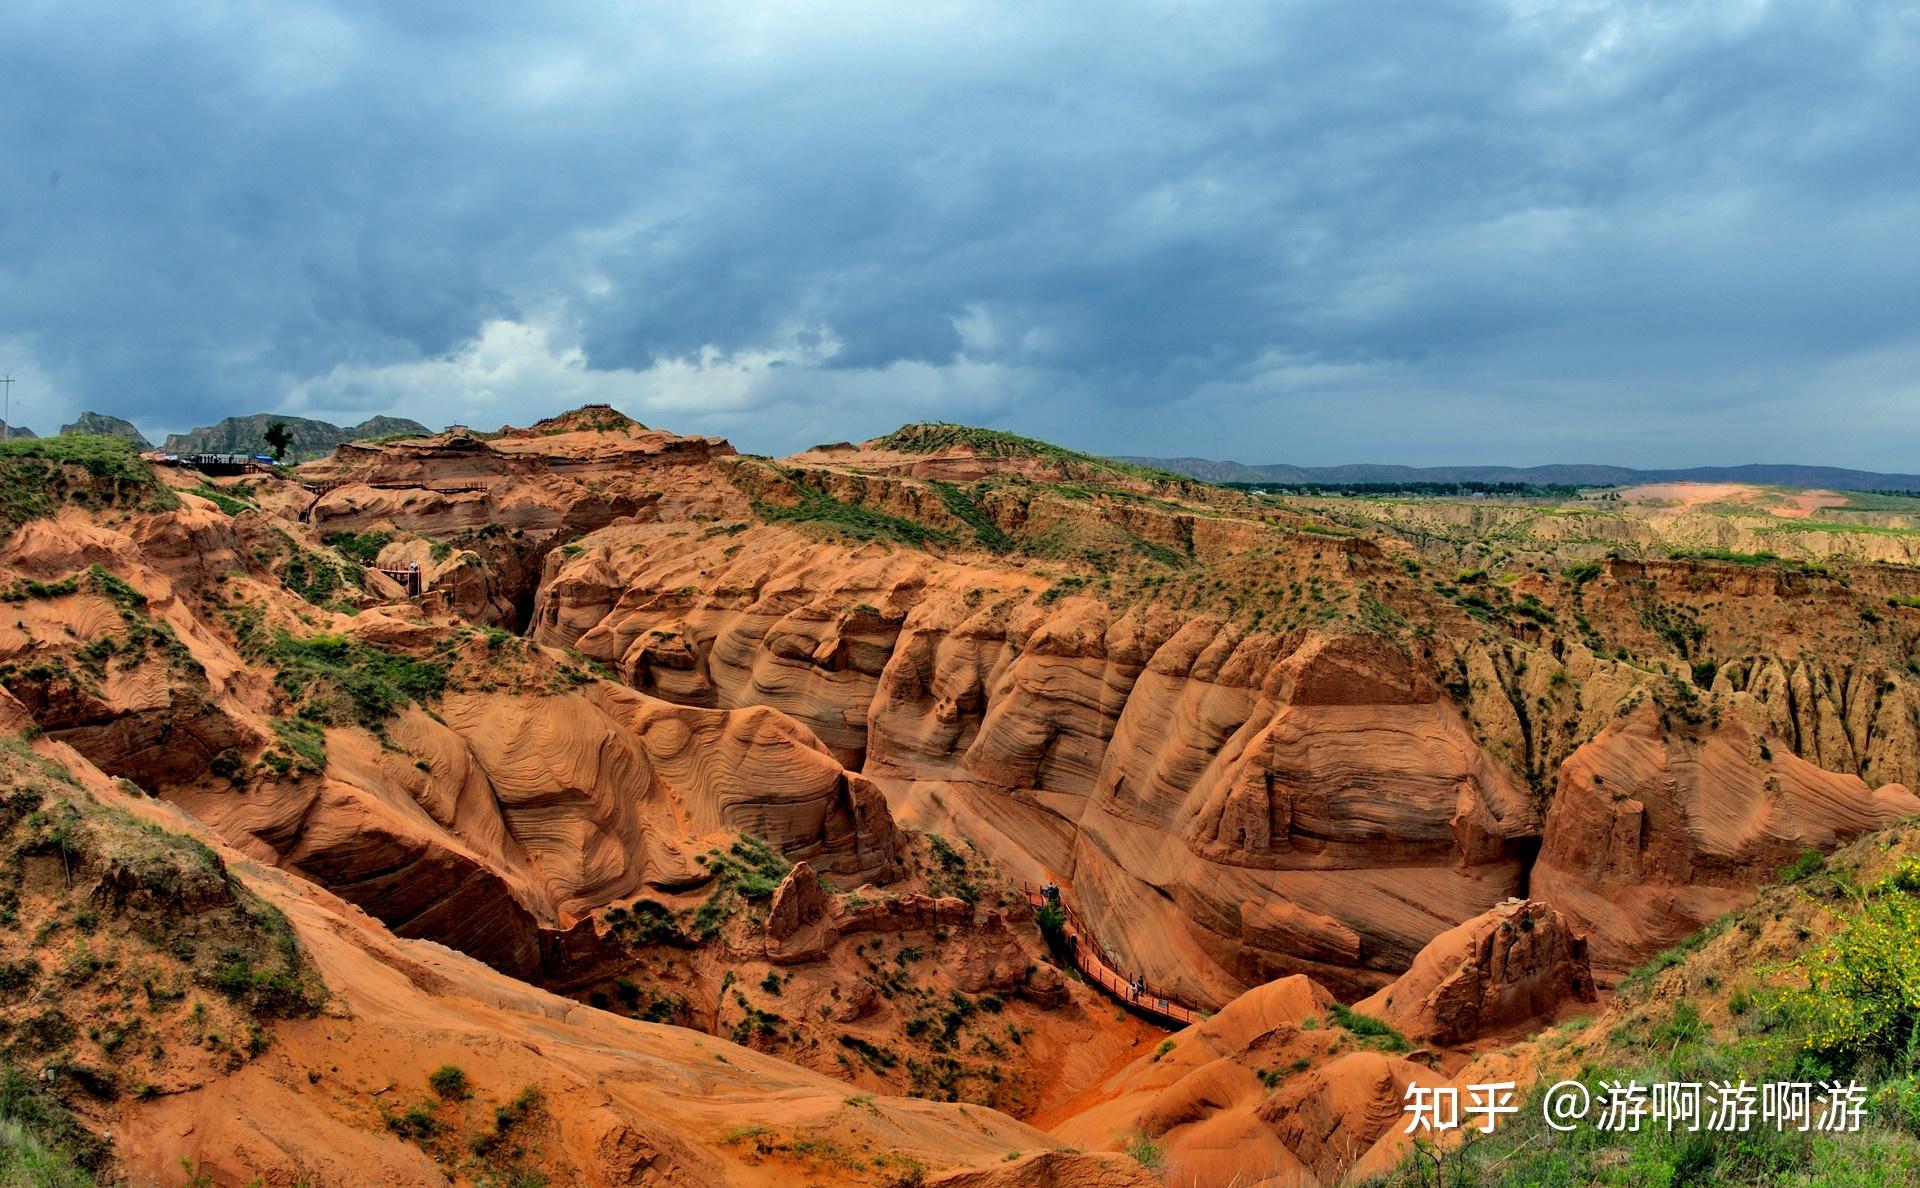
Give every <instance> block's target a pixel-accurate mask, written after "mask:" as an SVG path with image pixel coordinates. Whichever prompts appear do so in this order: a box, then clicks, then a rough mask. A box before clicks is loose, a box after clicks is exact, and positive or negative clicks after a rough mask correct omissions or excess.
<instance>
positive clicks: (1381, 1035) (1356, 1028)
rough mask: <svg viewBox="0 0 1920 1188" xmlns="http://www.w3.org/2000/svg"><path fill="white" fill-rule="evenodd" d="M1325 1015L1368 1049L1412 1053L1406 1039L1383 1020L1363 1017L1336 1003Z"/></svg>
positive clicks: (1411, 1047)
mask: <svg viewBox="0 0 1920 1188" xmlns="http://www.w3.org/2000/svg"><path fill="white" fill-rule="evenodd" d="M1327 1014H1328V1016H1329V1017H1331V1018H1332V1019H1333V1021H1334V1023H1335V1024H1336V1025H1338V1026H1340V1027H1342V1028H1344V1029H1346V1030H1347V1031H1348V1032H1349V1033H1351V1034H1352V1035H1353V1036H1354V1038H1356V1039H1358V1040H1359V1041H1360V1042H1361V1043H1363V1044H1365V1045H1366V1046H1367V1047H1369V1048H1378V1049H1380V1050H1381V1051H1383V1052H1411V1051H1413V1045H1412V1044H1411V1043H1408V1042H1407V1037H1406V1036H1404V1035H1402V1034H1400V1032H1399V1030H1398V1029H1397V1028H1395V1027H1394V1026H1393V1025H1392V1024H1391V1023H1388V1022H1387V1021H1386V1020H1384V1019H1376V1018H1374V1017H1373V1016H1372V1015H1363V1014H1361V1013H1360V1012H1359V1011H1356V1010H1354V1009H1352V1008H1351V1007H1347V1006H1343V1005H1341V1004H1340V1003H1337V1002H1336V1003H1334V1004H1333V1005H1331V1006H1329V1007H1328V1008H1327Z"/></svg>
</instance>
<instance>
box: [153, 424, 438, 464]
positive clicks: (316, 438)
mask: <svg viewBox="0 0 1920 1188" xmlns="http://www.w3.org/2000/svg"><path fill="white" fill-rule="evenodd" d="M275 421H278V422H280V423H281V424H283V425H285V426H286V427H287V436H288V439H289V443H288V446H287V459H286V460H287V461H289V462H304V461H306V460H307V459H309V458H318V457H320V456H322V455H324V454H328V453H331V452H332V451H333V448H334V447H335V446H338V445H344V444H346V443H347V442H350V441H359V440H361V439H362V438H367V437H390V436H392V435H394V434H396V433H406V434H421V435H425V434H428V433H431V432H433V431H432V430H431V429H428V428H427V427H426V426H425V425H422V424H421V423H420V422H418V421H409V420H407V419H406V418H405V417H369V418H368V419H366V420H364V421H362V422H360V423H359V424H358V425H348V426H345V427H342V426H339V425H330V424H328V423H327V422H325V421H309V420H307V419H306V418H305V417H288V416H281V415H279V414H277V413H255V414H254V415H252V416H250V417H228V418H227V419H226V420H224V421H221V422H220V423H219V424H217V425H208V426H205V427H204V428H200V429H194V430H191V431H189V432H186V433H174V434H169V435H168V437H167V440H166V442H165V443H164V444H162V445H161V447H160V448H161V449H163V450H166V451H167V452H169V453H174V454H261V453H266V452H268V447H267V426H268V425H271V424H273V423H274V422H275Z"/></svg>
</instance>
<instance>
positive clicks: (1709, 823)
mask: <svg viewBox="0 0 1920 1188" xmlns="http://www.w3.org/2000/svg"><path fill="white" fill-rule="evenodd" d="M1917 812H1920V798H1916V797H1915V796H1914V795H1913V793H1912V792H1911V791H1909V790H1908V789H1907V788H1905V787H1903V786H1901V785H1898V784H1889V785H1884V786H1882V787H1880V788H1878V789H1874V788H1869V787H1868V786H1867V785H1866V783H1865V782H1864V781H1862V780H1861V779H1860V778H1859V777H1858V776H1853V775H1842V774H1839V773H1836V772H1831V771H1825V770H1822V769H1820V768H1818V767H1815V766H1814V765H1813V764H1811V763H1808V762H1807V761H1805V760H1803V759H1801V758H1799V757H1798V756H1796V755H1794V754H1793V753H1792V752H1790V751H1788V750H1787V749H1786V746H1785V744H1784V743H1779V742H1777V740H1776V741H1775V742H1774V743H1772V744H1769V743H1768V741H1767V739H1766V738H1764V737H1762V736H1759V735H1756V734H1754V733H1752V732H1751V731H1749V729H1748V728H1747V727H1746V726H1745V725H1744V724H1743V723H1742V722H1740V721H1738V720H1728V721H1725V722H1723V723H1722V724H1721V725H1720V726H1719V727H1717V728H1712V727H1708V728H1699V729H1692V730H1680V731H1672V730H1669V729H1668V728H1667V727H1665V726H1664V725H1663V724H1662V722H1661V715H1660V713H1659V712H1658V710H1657V709H1656V708H1655V707H1654V706H1653V705H1652V704H1650V703H1649V704H1647V705H1645V706H1643V707H1642V708H1640V709H1639V710H1637V711H1634V712H1633V713H1631V714H1629V715H1628V716H1626V717H1625V718H1622V719H1621V720H1620V721H1618V722H1616V723H1615V724H1614V725H1612V726H1610V727H1608V728H1607V729H1606V730H1604V731H1602V732H1601V734H1600V736H1599V737H1598V738H1595V739H1594V740H1593V741H1592V742H1590V743H1588V744H1587V745H1586V746H1584V747H1582V748H1580V750H1579V751H1577V752H1575V753H1574V755H1573V757H1572V758H1571V759H1569V760H1568V761H1567V763H1566V765H1565V766H1564V767H1563V768H1562V769H1561V772H1560V788H1559V791H1558V793H1557V794H1556V795H1555V797H1554V800H1553V803H1552V806H1551V807H1550V808H1549V809H1548V812H1547V827H1546V832H1545V836H1544V839H1543V842H1542V845H1541V850H1540V860H1539V862H1538V864H1537V865H1536V866H1535V867H1534V872H1533V880H1532V884H1531V890H1532V893H1533V894H1534V895H1535V896H1537V897H1539V898H1541V899H1545V900H1547V901H1548V902H1550V903H1552V904H1553V905H1554V906H1555V907H1557V908H1559V909H1560V910H1561V911H1563V912H1565V913H1566V915H1567V917H1568V919H1569V920H1570V921H1571V922H1572V923H1573V925H1574V927H1575V928H1576V929H1577V930H1580V931H1582V932H1585V933H1587V934H1588V935H1589V936H1590V937H1591V938H1592V940H1591V943H1592V950H1593V965H1594V969H1595V971H1596V973H1598V974H1599V975H1600V976H1601V977H1602V979H1603V980H1604V979H1607V978H1610V977H1614V976H1618V975H1619V974H1620V973H1622V972H1624V971H1625V970H1627V969H1629V968H1631V967H1632V966H1634V965H1635V964H1637V963H1639V962H1640V961H1641V960H1643V959H1645V958H1646V957H1647V956H1649V955H1651V954H1652V953H1654V952H1656V951H1658V950H1660V949H1662V948H1664V947H1666V946H1667V945H1670V944H1672V943H1674V942H1675V941H1678V940H1680V939H1681V938H1682V937H1684V936H1686V935H1687V934H1688V933H1691V932H1693V931H1695V930H1697V929H1699V928H1700V927H1702V926H1704V925H1705V924H1706V923H1707V922H1709V921H1710V920H1712V919H1713V918H1714V917H1716V916H1718V915H1720V914H1721V913H1722V912H1725V911H1728V910H1730V909H1731V908H1733V907H1736V906H1738V905H1740V904H1742V903H1744V902H1746V901H1747V900H1748V899H1749V898H1750V897H1751V895H1752V890H1753V888H1754V887H1756V886H1758V885H1759V884H1761V883H1763V882H1767V881H1769V880H1771V879H1772V878H1773V877H1774V876H1775V875H1777V874H1778V873H1779V871H1780V869H1781V868H1782V867H1784V866H1786V865H1787V864H1788V863H1789V862H1791V861H1792V860H1793V859H1794V858H1796V857H1798V856H1799V854H1800V853H1801V852H1802V851H1804V850H1807V849H1810V848H1811V849H1817V850H1830V849H1833V848H1834V847H1836V846H1837V845H1839V844H1841V843H1843V842H1845V841H1848V840H1850V839H1852V838H1855V837H1858V836H1859V835H1861V834H1862V833H1866V832H1868V831H1870V830H1873V829H1879V828H1883V827H1884V826H1886V825H1888V824H1891V823H1892V822H1894V821H1897V820H1899V819H1901V818H1902V817H1907V816H1911V815H1912V814H1914V813H1917Z"/></svg>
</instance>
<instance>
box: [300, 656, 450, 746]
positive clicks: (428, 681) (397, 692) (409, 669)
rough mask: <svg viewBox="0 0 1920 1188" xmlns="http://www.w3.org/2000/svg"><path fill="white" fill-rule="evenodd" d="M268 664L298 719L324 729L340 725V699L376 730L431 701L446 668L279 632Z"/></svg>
mask: <svg viewBox="0 0 1920 1188" xmlns="http://www.w3.org/2000/svg"><path fill="white" fill-rule="evenodd" d="M266 659H267V660H268V662H270V663H271V664H273V665H274V666H275V668H277V669H278V670H279V671H278V674H277V675H276V677H275V683H276V684H278V685H279V686H280V688H281V690H282V691H283V692H285V693H286V694H287V696H288V697H289V698H290V699H292V700H293V701H294V702H296V703H297V704H300V706H301V716H302V717H305V718H307V719H309V720H311V721H315V722H320V723H323V724H335V723H337V722H338V721H340V720H341V718H342V717H343V716H344V715H343V714H342V713H341V712H340V710H339V707H338V706H337V702H338V700H339V699H340V698H344V699H345V701H346V703H347V705H348V706H350V707H351V710H352V718H353V720H355V721H358V722H359V723H360V724H361V725H362V726H365V727H367V728H368V729H370V730H371V729H378V728H379V726H380V724H381V723H383V722H385V721H386V720H387V719H388V718H390V717H392V716H393V715H394V714H395V713H397V712H399V710H400V709H401V707H403V706H405V705H406V704H407V703H408V702H420V703H422V704H425V703H427V702H429V701H432V700H433V699H434V698H437V697H439V696H440V694H441V693H442V692H443V691H445V689H446V685H447V667H446V665H445V664H442V663H439V662H438V661H433V660H418V659H415V658H414V657H412V656H409V655H407V654H405V653H403V652H389V651H386V650H385V649H383V648H376V647H373V646H372V645H370V644H364V643H361V642H359V641H358V640H352V639H348V638H347V637H346V636H343V635H312V636H307V637H305V638H295V637H293V636H290V635H287V634H285V633H284V632H283V633H281V634H279V635H278V636H276V637H275V639H274V641H273V643H272V644H271V645H270V646H269V647H268V649H267V653H266ZM336 694H337V696H335V695H336Z"/></svg>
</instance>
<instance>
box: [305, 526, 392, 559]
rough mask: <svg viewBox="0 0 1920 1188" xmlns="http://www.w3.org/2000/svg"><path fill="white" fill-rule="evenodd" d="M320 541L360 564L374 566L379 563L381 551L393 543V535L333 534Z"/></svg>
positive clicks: (377, 532)
mask: <svg viewBox="0 0 1920 1188" xmlns="http://www.w3.org/2000/svg"><path fill="white" fill-rule="evenodd" d="M320 539H321V540H323V541H325V542H326V543H327V544H329V545H331V546H332V547H333V548H335V549H337V550H339V551H340V552H342V553H344V554H346V555H347V556H349V557H351V558H353V559H354V560H355V561H358V562H359V563H360V564H362V565H372V564H374V563H376V562H377V561H379V559H380V550H381V549H384V548H386V547H387V545H389V544H391V543H392V542H393V533H391V532H380V531H370V532H331V533H328V534H327V535H326V536H323V537H321V538H320Z"/></svg>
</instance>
